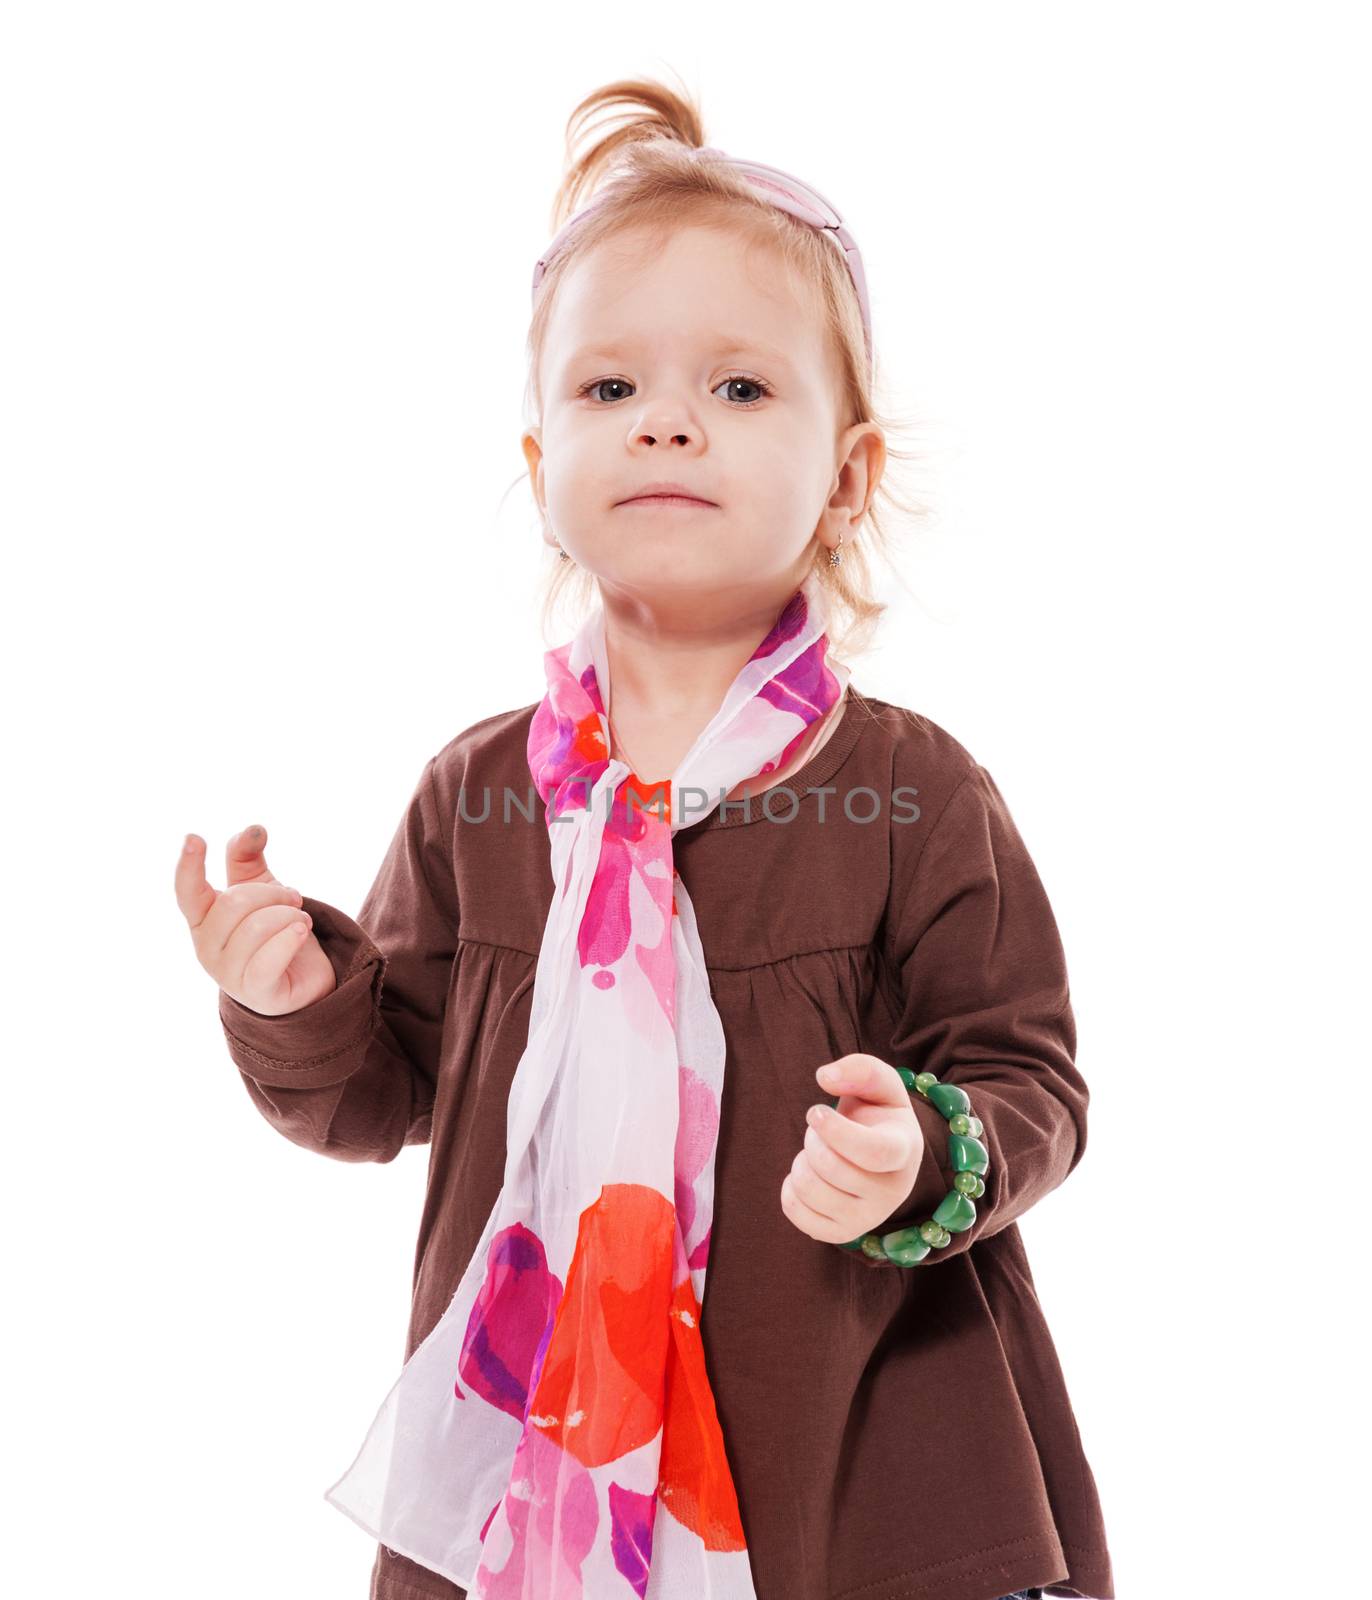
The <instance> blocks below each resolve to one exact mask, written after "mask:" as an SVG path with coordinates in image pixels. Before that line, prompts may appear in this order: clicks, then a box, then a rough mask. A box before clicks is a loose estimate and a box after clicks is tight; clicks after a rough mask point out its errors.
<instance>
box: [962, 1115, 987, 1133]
mask: <svg viewBox="0 0 1372 1600" xmlns="http://www.w3.org/2000/svg"><path fill="white" fill-rule="evenodd" d="M958 1132H959V1133H961V1132H962V1129H961V1128H959V1129H958ZM967 1132H968V1133H970V1134H971V1135H972V1137H973V1138H974V1139H980V1138H981V1136H982V1134H983V1133H985V1132H986V1129H985V1128H983V1127H982V1125H981V1118H980V1117H974V1116H971V1115H969V1116H968V1118H967Z"/></svg>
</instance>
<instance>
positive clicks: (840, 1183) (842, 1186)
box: [793, 1128, 880, 1200]
mask: <svg viewBox="0 0 1372 1600" xmlns="http://www.w3.org/2000/svg"><path fill="white" fill-rule="evenodd" d="M801 1148H802V1151H803V1153H804V1155H805V1156H806V1158H807V1160H808V1161H809V1163H810V1166H811V1168H812V1169H813V1170H814V1171H815V1172H817V1173H818V1174H819V1175H820V1177H821V1178H823V1179H824V1181H825V1182H826V1183H828V1184H831V1185H832V1186H833V1187H834V1188H835V1189H837V1190H839V1191H840V1192H841V1193H843V1194H846V1195H848V1196H850V1197H851V1198H852V1199H855V1200H860V1199H864V1198H865V1197H866V1196H867V1195H869V1194H870V1193H871V1191H872V1181H873V1179H874V1178H879V1177H880V1174H879V1173H874V1172H869V1171H867V1170H866V1169H865V1168H863V1167H859V1166H857V1165H856V1164H855V1163H854V1162H852V1161H849V1159H848V1158H847V1156H841V1155H840V1154H839V1153H838V1151H837V1150H835V1149H834V1148H833V1146H832V1145H827V1144H825V1142H824V1140H823V1139H821V1138H820V1136H819V1134H818V1132H817V1131H816V1130H815V1129H814V1128H806V1130H805V1143H804V1145H803V1146H802V1147H801ZM793 1170H794V1169H793Z"/></svg>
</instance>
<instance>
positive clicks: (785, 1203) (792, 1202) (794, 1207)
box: [781, 1172, 851, 1244]
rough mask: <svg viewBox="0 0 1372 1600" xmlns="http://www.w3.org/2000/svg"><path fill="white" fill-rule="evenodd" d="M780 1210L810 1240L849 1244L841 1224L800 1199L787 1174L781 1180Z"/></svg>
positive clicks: (847, 1234)
mask: <svg viewBox="0 0 1372 1600" xmlns="http://www.w3.org/2000/svg"><path fill="white" fill-rule="evenodd" d="M781 1209H782V1210H783V1211H784V1212H785V1213H786V1215H787V1216H788V1217H789V1218H790V1219H791V1221H792V1222H794V1223H795V1225H796V1227H798V1228H799V1229H800V1231H801V1232H802V1233H808V1234H809V1235H810V1237H811V1238H812V1239H822V1240H824V1241H826V1242H827V1243H829V1244H847V1243H848V1242H849V1239H850V1237H851V1235H850V1234H849V1232H848V1230H847V1229H845V1228H844V1227H843V1226H842V1224H841V1223H838V1222H836V1221H835V1220H834V1219H833V1217H827V1216H825V1215H824V1213H823V1212H822V1211H816V1210H815V1208H814V1207H813V1206H811V1205H807V1204H806V1202H805V1201H804V1200H802V1199H801V1197H800V1196H799V1195H798V1194H797V1193H796V1186H795V1181H794V1179H793V1178H792V1176H791V1174H790V1173H789V1172H788V1173H787V1174H786V1176H785V1177H784V1178H783V1179H782V1180H781Z"/></svg>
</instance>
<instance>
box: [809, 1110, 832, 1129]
mask: <svg viewBox="0 0 1372 1600" xmlns="http://www.w3.org/2000/svg"><path fill="white" fill-rule="evenodd" d="M828 1114H829V1108H828V1106H811V1107H810V1109H809V1110H808V1111H807V1112H806V1113H805V1120H806V1122H808V1123H809V1124H810V1126H811V1127H812V1128H817V1127H818V1126H819V1125H820V1123H821V1122H823V1121H824V1119H825V1117H826V1116H828Z"/></svg>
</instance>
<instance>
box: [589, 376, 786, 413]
mask: <svg viewBox="0 0 1372 1600" xmlns="http://www.w3.org/2000/svg"><path fill="white" fill-rule="evenodd" d="M731 383H742V384H747V385H748V386H750V387H751V388H754V389H756V390H758V391H759V398H758V399H757V400H747V401H744V403H743V404H742V405H735V406H732V407H731V409H732V410H734V411H751V410H752V409H753V408H754V406H758V405H761V403H762V400H763V399H765V398H766V397H768V396H770V395H774V394H775V393H776V390H775V389H773V387H772V386H771V384H770V383H768V382H767V381H766V380H765V379H763V378H750V377H748V376H747V374H746V373H742V372H739V373H736V374H735V375H734V376H733V377H732V378H725V379H724V381H723V382H722V383H721V384H720V385H719V388H720V389H723V388H725V387H726V386H727V385H729V384H731ZM609 384H614V385H616V386H617V387H619V388H621V389H623V388H629V389H632V388H633V384H632V383H630V382H629V380H628V379H627V378H592V379H591V381H590V382H589V383H583V384H582V385H581V387H580V388H579V389H578V390H577V391H576V394H577V399H578V400H580V399H582V398H583V397H586V396H589V395H590V394H592V393H593V392H594V391H595V390H597V389H600V388H603V387H605V386H607V385H609ZM718 392H719V390H718V389H716V390H715V391H714V393H716V394H717V393H718ZM623 398H624V396H623V395H615V396H614V397H613V399H614V400H622V399H623ZM602 403H603V402H602ZM611 403H612V402H611Z"/></svg>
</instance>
